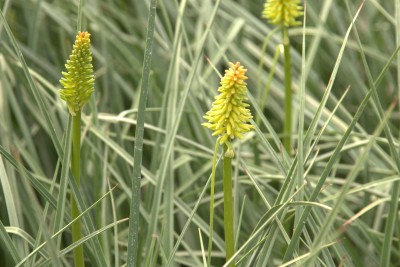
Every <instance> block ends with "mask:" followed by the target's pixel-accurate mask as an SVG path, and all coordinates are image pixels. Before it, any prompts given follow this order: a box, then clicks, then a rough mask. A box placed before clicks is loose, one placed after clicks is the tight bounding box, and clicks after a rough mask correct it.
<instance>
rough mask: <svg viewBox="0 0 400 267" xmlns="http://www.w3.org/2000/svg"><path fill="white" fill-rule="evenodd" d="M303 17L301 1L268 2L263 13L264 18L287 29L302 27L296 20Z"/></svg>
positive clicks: (275, 0) (281, 0)
mask: <svg viewBox="0 0 400 267" xmlns="http://www.w3.org/2000/svg"><path fill="white" fill-rule="evenodd" d="M302 15H303V7H302V6H301V3H300V0H267V1H266V2H265V4H264V11H263V12H262V17H263V18H266V19H268V21H269V22H270V23H272V24H275V25H283V26H286V27H289V26H296V25H300V24H301V22H299V21H296V18H297V17H300V16H302Z"/></svg>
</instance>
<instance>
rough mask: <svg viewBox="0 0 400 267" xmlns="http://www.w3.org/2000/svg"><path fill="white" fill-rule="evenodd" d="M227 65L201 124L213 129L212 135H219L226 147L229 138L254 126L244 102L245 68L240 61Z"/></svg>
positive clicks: (241, 135) (241, 133)
mask: <svg viewBox="0 0 400 267" xmlns="http://www.w3.org/2000/svg"><path fill="white" fill-rule="evenodd" d="M229 66H230V68H229V70H225V75H224V77H223V78H222V79H221V82H220V85H221V86H220V87H219V88H218V91H219V92H220V94H219V95H218V96H216V97H215V101H214V103H213V104H212V107H211V110H210V111H208V112H207V113H206V115H205V116H204V118H205V119H207V120H208V122H206V123H203V124H202V125H203V126H205V127H207V128H209V129H211V130H213V131H214V132H213V134H212V135H218V136H220V138H219V143H220V144H224V143H226V144H227V145H228V148H230V147H231V146H230V144H229V141H230V140H232V139H234V138H235V137H238V138H242V137H243V134H245V133H247V132H249V131H250V130H251V129H254V126H253V125H251V124H249V122H250V119H252V118H253V116H251V113H250V110H249V109H248V108H247V107H248V106H249V104H247V103H246V102H245V101H246V100H247V97H246V94H247V84H246V82H245V80H247V77H246V75H245V74H246V71H247V69H245V68H244V67H243V66H241V65H240V62H236V64H234V63H232V62H229ZM230 152H231V151H230ZM232 152H233V151H232Z"/></svg>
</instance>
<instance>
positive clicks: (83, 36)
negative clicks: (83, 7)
mask: <svg viewBox="0 0 400 267" xmlns="http://www.w3.org/2000/svg"><path fill="white" fill-rule="evenodd" d="M65 67H66V69H67V72H62V75H63V76H64V77H62V78H61V79H60V83H61V84H62V86H63V87H64V89H61V90H59V92H60V97H61V99H62V100H64V101H66V102H67V105H68V110H69V112H70V113H71V115H72V116H75V115H76V112H78V111H80V110H82V107H83V106H84V105H85V104H86V103H87V102H88V101H89V98H90V95H91V94H92V93H93V91H94V75H93V66H92V53H91V52H90V33H88V32H78V34H77V36H76V40H75V44H74V46H73V49H72V54H71V55H70V56H69V60H67V64H65Z"/></svg>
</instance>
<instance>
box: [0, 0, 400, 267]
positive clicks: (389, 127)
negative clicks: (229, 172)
mask: <svg viewBox="0 0 400 267" xmlns="http://www.w3.org/2000/svg"><path fill="white" fill-rule="evenodd" d="M149 2H150V1H140V0H130V1H128V0H124V1H122V0H96V1H95V0H87V1H85V6H84V21H83V22H84V23H83V27H84V29H86V30H88V31H90V32H91V34H92V52H93V58H94V69H95V76H96V84H95V93H94V96H93V98H92V100H91V102H90V103H89V105H88V106H87V107H86V108H85V110H84V112H83V129H82V131H83V133H82V160H83V162H82V177H81V179H82V180H81V182H82V191H81V192H78V191H76V190H75V191H74V193H75V194H77V195H79V196H80V199H81V200H80V203H81V205H82V210H86V209H88V208H89V207H90V208H89V209H88V210H87V211H86V212H85V216H84V221H83V225H84V236H87V239H85V240H83V241H84V244H85V254H86V257H87V262H88V266H122V265H124V264H125V261H126V257H127V245H128V244H127V243H128V242H127V238H128V222H127V220H126V218H128V217H129V204H130V199H131V180H132V175H133V174H132V172H133V169H132V166H133V148H134V142H135V136H134V132H135V126H136V118H137V112H138V105H139V93H140V86H141V78H142V77H141V75H142V74H141V73H142V65H143V54H144V48H145V41H146V38H145V36H146V25H147V19H148V17H147V16H148V5H149ZM263 2H264V1H262V0H254V1H247V0H241V1H240V0H237V1H233V0H224V1H214V0H203V1H196V0H189V1H184V0H183V1H175V0H162V1H161V0H159V1H158V6H157V17H156V28H155V35H154V48H153V52H152V57H153V58H152V60H153V62H152V68H151V74H150V84H149V97H148V102H147V107H148V109H147V112H146V115H145V132H144V147H143V165H142V176H143V178H142V190H141V203H140V204H141V206H140V207H141V208H140V213H141V217H140V220H139V229H140V230H139V240H138V241H139V243H138V244H139V251H140V257H139V260H140V263H139V266H167V265H168V266H202V265H203V259H202V255H203V252H202V250H201V241H202V242H203V244H207V241H208V239H207V236H208V233H209V229H208V216H209V195H208V194H209V188H208V184H207V181H208V179H209V176H210V173H211V164H212V162H211V160H212V156H213V148H214V143H215V138H213V137H211V134H210V131H208V130H207V129H206V128H204V127H202V126H201V125H200V124H201V123H202V122H204V119H203V118H202V116H203V115H204V113H205V112H206V111H207V110H208V109H209V108H210V106H211V103H212V101H213V97H214V96H215V95H216V94H217V91H216V89H217V88H218V83H219V74H218V72H217V71H219V72H220V73H223V70H224V69H225V68H226V67H227V62H228V61H233V62H236V61H240V62H241V63H242V64H243V65H245V66H246V67H247V68H248V77H249V80H248V88H249V102H250V104H251V107H252V111H253V115H254V116H255V117H258V120H257V121H259V122H260V123H259V124H258V129H257V130H256V131H254V132H253V133H252V134H249V135H247V136H246V138H245V139H243V140H241V141H240V142H235V147H236V155H237V156H236V158H235V159H234V160H233V164H234V171H233V173H234V201H235V202H234V209H235V211H236V218H235V220H236V228H235V231H236V233H237V235H236V236H237V243H236V249H237V251H238V255H237V257H236V261H240V263H239V264H238V266H279V265H281V264H284V262H283V259H284V258H285V262H287V261H288V260H293V262H291V263H289V264H288V265H290V266H296V265H297V266H339V265H340V266H371V267H373V266H400V265H399V264H398V262H399V261H400V240H399V237H400V226H399V225H400V224H398V223H396V222H398V218H399V215H400V214H399V210H398V207H397V202H398V197H399V189H400V187H399V183H400V160H399V157H400V153H399V151H400V149H399V138H400V131H399V124H400V109H399V105H398V103H397V101H398V100H399V95H400V94H399V79H400V78H399V77H400V71H399V64H400V57H399V56H397V50H396V49H398V47H399V45H400V5H399V4H398V3H397V1H381V2H382V3H381V2H379V1H376V0H370V1H366V3H365V4H364V5H363V6H362V9H361V11H360V13H359V15H358V17H357V18H356V19H355V23H354V25H352V20H353V18H354V17H355V16H356V14H357V10H358V8H359V7H360V5H361V3H362V1H345V0H340V1H332V0H327V1H319V0H309V1H307V16H306V26H305V27H304V28H302V27H299V28H292V29H291V30H290V36H291V40H292V45H293V50H292V64H293V67H292V73H293V90H294V102H293V110H294V122H293V123H294V124H293V129H295V133H294V134H293V139H294V140H295V142H294V148H293V153H292V156H291V157H290V156H288V155H287V154H286V153H284V152H282V151H281V149H280V148H281V147H282V146H281V143H280V141H279V137H280V135H279V133H281V132H282V127H283V121H282V120H283V65H282V60H281V59H280V60H278V62H277V64H273V62H274V55H275V51H276V48H277V46H278V45H279V44H280V42H281V36H280V34H279V32H277V33H275V34H273V35H272V37H271V39H270V41H269V42H268V43H267V44H266V50H265V52H264V51H263V44H264V41H265V38H266V36H267V35H268V34H269V33H270V32H271V31H272V29H273V27H272V26H270V25H268V24H267V23H266V22H265V21H264V20H263V19H261V18H260V14H261V10H262V5H263ZM0 7H1V8H2V12H3V15H4V17H5V20H6V22H7V25H9V28H10V31H7V28H8V26H7V25H6V24H5V21H0V68H1V71H0V81H1V83H0V153H1V155H2V156H1V157H0V184H1V186H0V221H1V224H0V241H1V242H0V266H15V265H17V264H18V263H20V262H21V261H22V259H24V258H25V257H27V256H28V255H29V257H28V258H27V259H25V260H24V263H23V264H24V266H46V265H50V266H72V258H71V257H72V253H70V252H71V249H72V247H73V245H72V246H71V242H70V241H71V235H70V230H69V227H65V226H66V225H67V224H68V223H69V222H70V217H69V203H67V202H65V201H62V200H63V198H62V197H60V196H63V195H64V196H65V194H70V193H71V191H70V189H69V188H70V187H68V189H66V187H65V185H66V183H67V182H68V175H67V174H66V171H65V170H66V169H62V166H63V164H62V162H63V159H64V158H65V157H64V155H68V153H69V151H68V150H69V149H68V147H69V146H66V149H64V147H65V145H64V144H65V140H67V141H68V138H65V137H68V136H66V132H67V131H66V128H67V127H68V114H67V108H66V106H65V104H64V103H63V102H62V101H61V100H60V99H59V96H58V91H57V89H59V88H60V85H59V82H58V80H59V79H60V77H61V71H62V70H64V64H65V60H66V59H67V57H68V54H69V53H70V51H71V47H72V44H73V41H74V36H75V34H76V32H75V31H76V30H75V29H76V18H77V13H78V12H77V9H78V2H77V1H66V0H56V1H46V0H44V1H42V0H36V1H26V0H3V1H1V2H0ZM214 10H216V16H215V17H210V15H211V14H212V13H213V11H214ZM396 10H397V12H396ZM396 14H397V15H396ZM347 33H348V34H347ZM303 37H305V41H304V43H303V41H302V40H303ZM13 38H15V41H16V42H14V43H13ZM303 44H304V45H305V52H306V53H305V55H303V56H304V60H303V61H302V53H301V51H302V47H303ZM18 51H21V52H22V55H23V58H24V60H25V61H26V65H25V62H24V61H22V60H21V57H20V55H19V52H18ZM208 60H209V61H210V62H212V65H214V66H215V67H216V69H214V68H213V67H212V65H210V64H209V62H208ZM259 66H261V68H259ZM25 67H27V68H28V69H27V68H25ZM24 68H25V69H24ZM216 70H217V71H216ZM272 70H274V72H275V75H274V79H273V81H272V83H271V87H270V91H269V93H268V96H267V101H266V102H265V103H261V102H262V101H261V98H262V97H261V95H262V92H263V91H264V88H265V85H266V83H267V80H268V75H269V73H270V72H271V71H272ZM302 101H304V102H302ZM302 103H303V104H302ZM264 106H265V109H264V110H263V111H262V112H261V107H264ZM300 118H302V119H303V120H304V125H305V127H304V134H303V130H302V129H298V122H299V119H300ZM297 133H299V135H298V134H297ZM298 136H301V137H302V138H301V139H300V140H298ZM67 144H68V142H67ZM300 147H301V149H300ZM296 151H302V153H301V154H296ZM258 154H259V161H257V157H258V156H257V155H258ZM299 163H301V164H299ZM65 165H67V164H66V163H65V164H64V166H65ZM162 166H165V167H164V168H161V167H162ZM219 167H221V166H220V165H219ZM63 170H64V171H63ZM220 171H221V170H220V168H219V170H218V172H217V183H216V203H215V204H216V206H215V223H214V229H215V232H214V235H213V253H212V254H213V258H212V265H213V266H222V265H223V264H224V242H223V218H222V214H223V210H222V199H223V196H222V179H221V178H218V177H221V172H220ZM159 197H161V201H160V203H158V202H157V201H155V200H156V199H157V198H159ZM67 199H68V198H67ZM94 203H96V205H94V206H92V204H94ZM301 215H302V216H301ZM300 216H301V217H300ZM64 227H65V228H64ZM295 227H297V228H298V229H299V233H298V234H296V233H295V234H294V232H295V231H294V228H295ZM60 229H61V230H62V231H61V232H60V233H58V231H59V230H60ZM153 229H154V231H152V230H153ZM199 229H200V230H199ZM392 229H393V232H392ZM199 233H200V234H201V237H200V236H199ZM291 241H292V242H291ZM297 241H298V243H297ZM43 243H45V244H44V245H42V244H43ZM288 244H291V246H289V248H291V249H290V250H287V247H288ZM388 244H392V245H391V246H388ZM100 248H101V249H100ZM206 250H207V248H205V251H206ZM32 251H33V253H31V252H32ZM30 253H31V254H30ZM285 254H286V255H285Z"/></svg>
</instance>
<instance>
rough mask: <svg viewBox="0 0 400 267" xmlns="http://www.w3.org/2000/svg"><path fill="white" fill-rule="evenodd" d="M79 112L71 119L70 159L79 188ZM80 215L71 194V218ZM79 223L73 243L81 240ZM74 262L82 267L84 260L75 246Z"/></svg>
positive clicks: (73, 232) (73, 235)
mask: <svg viewBox="0 0 400 267" xmlns="http://www.w3.org/2000/svg"><path fill="white" fill-rule="evenodd" d="M80 152H81V111H79V112H77V113H76V115H75V116H74V117H73V119H72V159H71V169H72V175H73V176H74V179H75V182H76V184H77V185H78V188H80V180H81V177H80V169H81V167H80V161H81V155H80ZM79 214H80V212H79V209H78V206H77V205H76V202H75V199H74V197H73V195H72V194H71V217H72V219H75V218H76V217H78V216H79ZM81 237H82V233H81V221H80V220H77V221H76V222H74V223H73V224H72V242H73V243H75V242H77V241H78V240H79V239H81ZM74 262H75V267H84V266H85V260H84V256H83V246H82V245H80V246H77V247H76V248H74Z"/></svg>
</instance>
